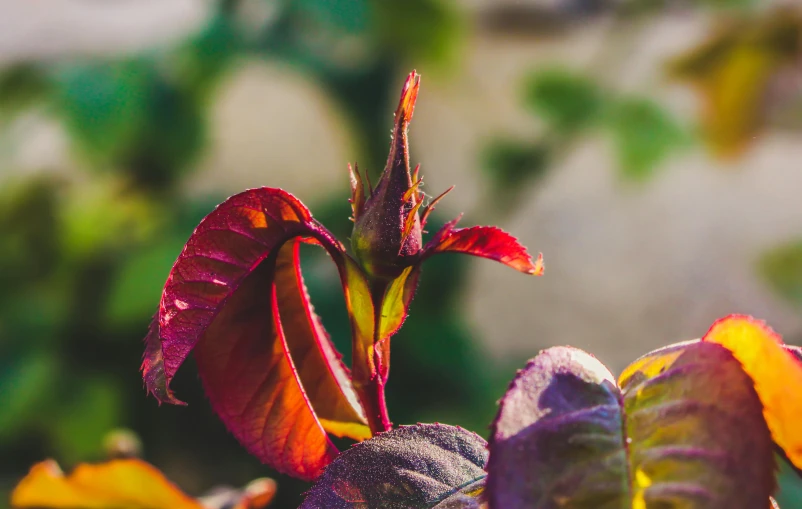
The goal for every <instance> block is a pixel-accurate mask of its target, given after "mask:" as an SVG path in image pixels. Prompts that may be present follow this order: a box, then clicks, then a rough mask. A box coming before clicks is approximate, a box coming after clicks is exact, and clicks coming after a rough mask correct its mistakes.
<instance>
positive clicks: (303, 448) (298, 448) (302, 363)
mask: <svg viewBox="0 0 802 509" xmlns="http://www.w3.org/2000/svg"><path fill="white" fill-rule="evenodd" d="M301 240H305V241H310V242H313V243H317V244H320V245H321V246H323V247H324V248H325V249H326V250H327V251H328V252H329V254H330V255H331V256H332V258H334V260H335V262H337V265H338V267H340V270H341V273H342V271H343V266H344V264H345V260H344V257H345V255H344V253H343V248H342V246H341V245H340V244H339V242H337V241H336V240H334V238H333V237H332V236H331V235H330V234H329V233H328V231H327V230H325V229H324V228H323V227H322V226H321V225H319V224H318V223H317V222H315V221H314V220H313V219H312V216H311V214H310V213H309V211H308V210H307V209H306V207H304V206H303V204H301V203H300V202H299V201H298V200H297V199H296V198H295V197H293V196H292V195H290V194H289V193H286V192H284V191H281V190H278V189H269V188H261V189H252V190H249V191H246V192H244V193H241V194H239V195H236V196H234V197H232V198H229V199H228V200H227V201H225V202H224V203H222V204H221V205H220V206H218V208H217V209H216V210H215V211H213V212H212V213H211V214H209V216H207V217H206V218H205V219H204V220H203V221H202V222H201V224H200V225H199V226H198V228H197V229H196V230H195V232H194V233H193V234H192V236H191V237H190V239H189V241H188V242H187V244H186V246H185V247H184V250H183V252H182V253H181V255H180V256H179V258H178V260H177V261H176V263H175V265H174V266H173V269H172V271H171V272H170V276H169V277H168V279H167V283H166V285H165V288H164V292H163V294H162V301H161V306H160V310H159V321H158V328H157V327H156V324H154V326H153V327H152V328H151V333H150V334H149V336H148V339H147V349H146V358H145V360H144V361H143V366H142V369H143V376H144V378H145V381H146V383H147V385H148V389H149V391H150V392H151V393H153V394H154V395H155V396H156V397H157V398H159V399H160V401H167V402H171V403H175V402H176V401H177V400H175V398H174V397H173V395H172V393H171V392H170V390H169V384H170V380H171V379H172V377H173V376H174V375H175V372H176V370H177V369H178V367H179V366H180V365H181V364H182V363H183V361H184V360H185V359H186V357H187V356H188V355H189V353H190V351H192V350H193V349H194V351H195V356H196V360H197V363H198V369H199V373H200V376H201V378H202V380H203V383H204V387H205V389H206V393H207V395H208V397H209V399H210V402H211V404H212V407H213V408H214V409H215V411H216V412H217V413H218V414H219V415H220V417H221V418H222V420H223V421H224V422H225V424H226V426H227V427H228V429H229V430H230V431H231V432H232V433H233V434H234V435H235V436H236V437H237V439H238V440H239V441H240V442H241V443H242V444H243V445H244V446H245V447H246V448H247V449H248V450H249V451H250V452H252V453H253V454H254V455H256V456H257V457H259V459H261V460H262V461H264V462H265V463H268V464H269V465H271V466H273V467H274V468H276V469H277V470H279V471H281V472H284V473H287V474H291V475H295V476H297V477H301V478H303V479H314V478H315V477H317V475H319V473H320V472H321V470H322V468H323V467H324V466H325V465H327V464H328V463H329V462H330V461H331V460H332V459H333V458H334V457H335V455H336V454H337V450H336V449H335V448H334V446H333V445H332V444H331V442H330V441H329V439H328V437H327V436H326V432H327V431H328V432H330V433H334V434H336V435H338V436H349V437H352V438H355V439H358V440H359V439H364V438H367V437H368V436H369V435H370V432H369V430H368V429H367V427H366V426H365V424H364V423H365V418H364V416H363V414H362V411H361V407H360V406H359V403H358V402H357V398H356V396H355V395H354V392H353V388H352V387H351V381H350V376H349V373H348V372H347V370H346V368H345V367H344V366H343V364H342V363H341V362H340V359H339V356H338V354H337V353H336V352H335V350H334V348H333V346H332V345H331V343H330V342H329V339H328V336H327V335H326V333H325V331H324V330H323V327H322V326H321V324H320V321H319V320H318V318H317V316H316V315H315V314H314V312H313V310H312V308H311V305H310V304H309V300H308V296H307V294H306V289H305V286H304V284H303V279H302V277H301V272H300V266H299V264H298V242H300V241H301Z"/></svg>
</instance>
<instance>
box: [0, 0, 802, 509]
mask: <svg viewBox="0 0 802 509" xmlns="http://www.w3.org/2000/svg"><path fill="white" fill-rule="evenodd" d="M413 68H415V69H417V70H418V72H419V73H421V74H422V89H421V94H420V98H419V101H418V106H417V108H416V111H415V118H414V121H413V123H412V126H411V154H412V160H413V164H414V163H417V162H420V163H421V173H422V175H423V176H424V178H425V184H426V186H425V191H426V193H427V194H429V195H437V194H439V193H440V192H441V191H443V190H444V189H446V188H447V187H448V186H450V185H452V184H456V189H455V190H454V192H452V193H451V194H450V195H449V196H448V197H447V198H446V199H445V200H444V201H443V202H442V204H441V205H440V206H439V207H438V209H437V212H436V214H435V216H436V217H434V218H432V219H431V220H430V225H433V226H432V228H435V227H439V224H440V223H442V222H443V221H446V220H449V219H451V218H452V217H454V216H455V215H457V214H458V213H460V212H464V213H465V218H464V219H463V224H464V225H471V224H497V225H499V226H501V227H503V228H504V229H506V230H508V231H510V232H512V233H513V234H515V235H516V236H518V237H519V239H521V241H522V242H523V243H524V244H525V245H527V246H528V247H529V248H530V249H531V250H532V251H534V252H538V251H542V252H543V253H544V256H545V262H546V274H545V276H543V277H542V278H527V277H523V276H521V275H520V274H517V273H515V272H514V271H511V270H509V269H507V268H504V267H502V266H501V265H498V264H494V263H490V262H487V261H479V260H474V259H465V258H466V257H453V258H452V257H446V256H444V257H442V258H439V259H433V260H431V261H430V262H429V263H427V265H426V268H425V270H424V275H423V278H422V285H421V288H420V290H419V293H418V295H417V297H416V299H415V301H414V302H413V305H412V310H411V316H410V318H409V320H408V321H407V322H406V324H405V327H404V328H403V329H402V331H401V332H400V333H399V334H398V336H397V337H396V338H395V339H394V340H393V370H392V377H391V379H390V384H389V386H388V400H389V403H388V404H389V408H390V413H391V417H392V418H393V420H394V421H395V422H396V423H402V424H403V423H413V422H418V421H421V422H433V421H440V422H448V423H451V424H459V425H462V426H464V427H467V428H469V429H471V430H475V431H477V432H478V433H480V434H484V435H486V433H487V426H488V424H489V422H490V420H491V419H492V417H493V415H494V414H495V409H496V406H495V401H496V400H497V399H498V398H499V397H500V396H501V395H502V394H503V392H504V390H505V387H506V385H507V383H508V380H509V379H510V378H511V376H512V375H513V373H514V372H515V370H516V369H517V368H519V367H521V366H523V364H524V362H525V360H526V359H528V358H530V357H532V356H534V355H535V354H536V353H537V352H538V351H539V350H540V349H542V348H545V347H548V346H552V345H557V344H569V345H573V346H577V347H580V348H583V349H586V350H588V351H590V352H593V353H594V354H595V355H596V356H597V357H599V358H600V359H601V360H602V361H603V362H605V363H606V364H608V365H609V366H610V367H611V368H612V370H613V371H620V370H621V369H622V368H623V367H624V366H625V365H626V364H627V363H628V362H629V361H631V360H633V359H634V358H635V357H637V356H638V355H640V354H642V353H645V352H647V351H648V350H650V349H653V348H655V347H658V346H661V345H664V344H667V343H670V342H674V341H678V340H684V339H691V338H695V337H699V336H701V335H703V334H704V333H705V331H706V330H707V328H708V327H709V326H710V324H711V323H712V322H713V321H714V320H715V319H717V318H719V317H722V316H724V315H726V314H729V313H748V314H752V315H754V316H756V317H758V318H762V319H765V320H767V321H768V322H769V324H771V325H772V326H773V327H774V328H775V329H776V330H777V331H778V332H780V333H781V334H782V335H783V336H784V337H785V339H786V341H788V342H791V343H799V341H800V340H802V312H800V310H801V309H802V172H800V171H799V164H800V160H802V2H798V1H785V2H782V1H772V0H753V1H750V0H684V1H683V0H515V1H513V0H509V1H508V0H452V1H449V0H405V1H403V2H402V1H389V0H220V1H212V0H107V1H104V2H98V1H90V0H37V1H27V2H22V1H17V0H0V288H2V289H3V291H2V293H0V495H2V496H0V507H3V504H4V503H5V501H6V500H7V497H6V494H7V493H8V491H9V490H10V489H11V488H12V487H13V485H14V484H15V483H16V481H17V480H18V479H19V478H20V477H21V476H22V475H24V474H25V473H26V472H27V470H28V468H29V466H30V465H31V464H33V463H34V462H36V461H39V460H41V459H44V458H46V457H53V458H55V459H57V460H58V461H59V462H60V463H61V464H62V465H64V466H65V468H69V467H70V466H71V465H74V464H75V463H77V462H80V461H97V460H100V459H103V458H104V457H105V456H106V454H107V451H106V449H107V442H108V437H109V435H108V434H109V433H110V432H113V431H114V430H120V429H129V430H132V431H133V432H134V433H135V434H136V436H137V437H138V439H139V440H140V441H141V444H142V455H143V457H144V458H146V459H147V460H148V461H150V462H152V463H154V464H155V465H156V466H157V467H159V468H160V469H162V470H163V471H165V473H166V474H167V475H168V477H170V478H171V479H173V480H174V481H175V482H176V483H177V484H178V485H180V486H181V487H182V488H183V489H185V490H186V491H187V492H189V493H191V494H200V493H203V492H204V491H206V490H208V489H209V488H210V487H212V486H215V485H219V484H231V485H236V486H241V485H244V484H245V483H247V482H248V481H249V480H250V479H253V478H254V477H260V476H264V475H270V476H274V477H275V478H276V479H277V481H278V483H279V497H278V501H277V502H276V504H274V506H273V507H278V508H294V507H297V504H298V501H299V500H300V498H299V494H300V493H301V492H302V491H303V490H304V489H305V485H303V484H302V483H299V482H297V481H293V480H291V479H288V478H285V477H282V476H278V475H275V473H274V472H272V471H270V470H269V469H267V468H265V467H264V466H262V465H260V464H259V463H258V461H256V460H255V459H253V458H251V457H250V456H248V455H247V454H246V452H245V451H244V450H243V449H242V448H241V447H240V446H239V445H238V444H237V443H236V442H235V440H234V439H233V438H232V437H231V436H230V435H229V434H228V433H227V432H226V430H225V429H224V427H223V425H222V424H221V423H220V421H219V420H218V419H217V418H216V417H215V416H214V415H213V413H212V412H211V409H210V408H209V406H208V404H207V402H206V401H205V398H204V396H203V394H202V391H201V387H200V384H199V382H198V380H197V377H196V374H195V373H194V371H193V370H194V366H193V365H192V363H188V364H187V365H186V366H185V367H184V368H182V370H181V372H179V375H178V377H177V379H176V381H175V383H174V389H175V390H176V393H177V394H178V396H179V397H180V398H181V399H183V400H185V401H188V402H189V406H188V407H168V406H165V407H162V408H159V407H158V406H157V403H156V401H155V399H153V398H149V397H146V395H145V391H144V389H143V387H142V382H141V378H140V375H139V372H138V369H139V363H140V358H141V354H142V350H143V343H142V338H143V337H144V335H145V332H146V328H147V325H148V323H149V319H150V317H151V316H152V314H153V313H154V311H155V310H156V307H157V304H158V301H159V296H160V291H161V287H162V285H163V284H164V281H165V278H166V276H167V273H168V271H169V269H170V267H171V265H172V263H173V261H174V260H175V258H176V256H177V255H178V253H179V251H180V249H181V247H182V245H183V244H184V242H185V241H186V239H187V238H188V236H189V234H190V233H191V232H192V230H193V228H194V226H195V225H196V224H197V223H198V222H199V221H200V219H201V218H202V217H203V216H204V215H206V214H207V213H208V212H210V211H211V210H212V208H213V207H214V205H216V204H217V203H219V202H220V201H222V200H223V199H224V198H226V197H227V196H229V195H231V194H234V193H237V192H239V191H241V190H244V189H245V188H249V187H257V186H271V187H282V188H284V189H287V190H289V191H291V192H292V193H294V194H295V195H296V196H298V197H300V198H301V199H302V200H303V201H304V202H305V203H306V204H307V205H308V206H309V207H310V208H311V210H312V211H313V213H314V214H315V216H316V218H317V219H319V220H320V221H321V222H323V223H324V224H325V225H327V226H328V227H329V228H330V229H331V230H332V231H333V232H334V233H335V234H337V235H338V236H339V237H340V238H341V239H346V238H347V237H348V235H349V233H350V228H351V223H350V222H349V221H348V216H349V214H350V208H349V204H348V201H347V198H348V192H349V191H348V176H347V171H346V164H347V163H348V162H354V161H356V162H358V163H359V165H360V168H363V169H365V170H367V171H368V172H369V173H370V174H371V176H373V177H374V181H375V180H376V177H377V176H378V174H379V172H380V171H381V169H382V167H383V164H384V160H385V158H386V153H387V148H388V143H389V133H390V127H391V125H392V124H391V123H392V112H393V109H394V103H395V101H396V100H397V97H398V93H399V92H400V88H401V85H402V83H403V79H404V77H405V75H406V74H407V73H408V72H409V71H410V70H411V69H413ZM304 255H305V264H304V266H305V271H306V277H307V283H308V285H309V286H310V291H311V293H312V296H313V300H314V302H315V306H316V309H317V310H318V312H319V314H321V315H322V316H323V318H324V323H325V324H326V325H327V328H328V330H329V332H330V333H331V334H332V336H333V339H334V341H335V342H336V343H337V344H338V345H339V346H340V348H341V350H343V351H344V352H345V353H346V355H347V353H348V352H349V350H350V347H349V345H348V341H349V339H348V338H349V336H350V332H349V329H348V324H347V319H346V316H345V311H344V305H343V301H342V296H341V290H340V286H339V282H338V280H337V275H336V271H335V269H334V266H333V264H331V262H330V261H328V260H327V259H326V258H325V256H323V255H322V254H321V253H318V252H315V251H314V250H313V249H312V250H310V251H309V252H308V253H306V252H305V253H304ZM104 443H106V445H104ZM795 496H796V495H795V494H794V493H793V489H792V488H788V489H786V490H785V491H784V493H783V494H782V497H784V499H782V497H781V501H785V503H787V504H789V505H787V506H786V505H783V508H784V509H785V508H786V507H802V505H800V502H799V501H798V500H797V501H796V502H793V500H794V497H795ZM800 500H802V498H801V499H800ZM793 504H796V505H793Z"/></svg>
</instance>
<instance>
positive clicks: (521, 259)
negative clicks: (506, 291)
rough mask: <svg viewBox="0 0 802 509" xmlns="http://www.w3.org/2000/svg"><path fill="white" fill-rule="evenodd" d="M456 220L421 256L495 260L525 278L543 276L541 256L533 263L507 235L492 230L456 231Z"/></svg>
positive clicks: (438, 233)
mask: <svg viewBox="0 0 802 509" xmlns="http://www.w3.org/2000/svg"><path fill="white" fill-rule="evenodd" d="M459 220H460V218H459V217H458V218H456V219H454V220H453V221H450V222H448V223H446V224H445V225H443V227H442V228H440V230H439V231H438V232H437V233H436V234H435V235H434V237H433V238H432V239H431V240H430V241H429V242H428V243H427V244H426V247H424V249H423V251H424V256H430V255H432V254H435V253H445V252H456V253H465V254H469V255H473V256H481V257H482V258H489V259H491V260H496V261H497V262H501V263H503V264H504V265H507V266H508V267H512V268H513V269H515V270H519V271H521V272H523V273H525V274H532V275H535V276H540V275H542V274H543V256H542V255H541V254H538V257H537V259H536V260H535V261H534V262H533V261H532V257H531V256H530V255H529V253H528V252H527V251H526V248H525V247H524V246H522V245H521V244H520V243H519V242H518V240H517V239H516V238H515V237H513V236H512V235H510V234H509V233H507V232H505V231H503V230H502V229H500V228H497V227H495V226H473V227H471V228H457V229H455V228H454V226H456V224H457V221H459Z"/></svg>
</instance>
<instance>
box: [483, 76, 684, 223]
mask: <svg viewBox="0 0 802 509" xmlns="http://www.w3.org/2000/svg"><path fill="white" fill-rule="evenodd" d="M523 103H524V104H525V106H526V107H527V109H528V110H529V111H531V112H532V113H533V114H534V115H535V117H536V118H537V119H538V120H539V121H540V122H541V123H542V124H543V129H542V131H543V132H542V134H541V135H540V136H539V137H535V138H533V139H531V140H520V139H505V138H498V139H496V140H494V141H491V142H490V143H489V144H488V145H487V146H486V147H485V148H484V152H483V157H482V167H483V170H484V173H485V175H486V176H487V177H488V178H489V180H490V183H491V185H492V186H493V189H494V192H495V193H500V194H502V195H504V196H505V198H506V199H504V200H499V201H498V206H499V207H503V208H505V209H509V208H511V207H513V205H511V203H513V204H514V203H515V201H516V198H517V195H518V193H519V192H520V191H521V190H522V189H525V188H526V187H525V186H523V185H522V184H524V183H526V182H531V181H536V180H538V179H539V178H541V177H543V176H544V175H545V174H546V172H547V170H548V169H550V168H552V167H554V165H555V163H556V162H558V161H559V157H560V156H561V155H563V154H565V153H568V152H569V151H570V148H571V147H572V146H573V144H574V143H575V142H576V141H577V140H579V139H581V137H582V136H584V135H587V134H589V133H591V132H594V133H596V134H599V135H602V136H605V137H607V138H609V139H610V141H611V143H612V145H613V148H614V150H615V154H616V158H617V160H618V161H617V162H618V167H619V168H620V172H621V175H622V176H623V177H625V178H627V179H630V180H643V179H646V178H648V177H650V176H652V175H653V173H654V170H655V169H657V168H658V167H659V166H660V164H661V163H662V162H664V161H665V160H666V159H667V158H668V157H669V156H670V155H672V154H674V153H676V152H677V151H678V150H680V149H681V148H682V147H684V146H687V145H688V144H689V142H690V140H691V135H690V132H689V131H688V130H687V129H686V128H685V127H684V126H682V125H681V124H680V122H679V121H678V120H677V119H676V118H674V116H672V115H671V114H669V113H668V112H667V111H666V110H665V109H664V108H662V107H661V106H660V105H659V104H658V103H657V102H655V101H653V100H650V99H646V98H643V97H639V96H636V95H631V94H620V93H617V92H615V91H614V90H610V89H609V88H606V87H604V86H603V85H600V84H599V83H598V80H594V79H593V78H592V77H591V76H584V75H582V74H580V73H578V72H574V71H569V70H567V69H563V68H545V69H539V70H537V71H536V72H534V73H533V74H532V75H531V76H530V77H529V79H528V80H527V81H526V83H525V84H524V93H523Z"/></svg>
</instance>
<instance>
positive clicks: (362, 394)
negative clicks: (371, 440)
mask: <svg viewBox="0 0 802 509" xmlns="http://www.w3.org/2000/svg"><path fill="white" fill-rule="evenodd" d="M384 384H385V382H384V380H382V377H380V376H378V375H376V376H374V377H372V378H371V380H370V381H369V382H368V383H367V384H365V385H362V386H359V385H357V386H356V390H357V393H358V394H359V399H360V401H361V402H362V407H363V408H364V409H365V415H366V417H367V418H368V425H369V426H370V431H371V433H373V434H374V435H375V434H376V433H382V432H384V431H390V430H391V429H392V428H393V423H392V422H390V416H389V415H388V414H387V403H386V402H385V400H384Z"/></svg>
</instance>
